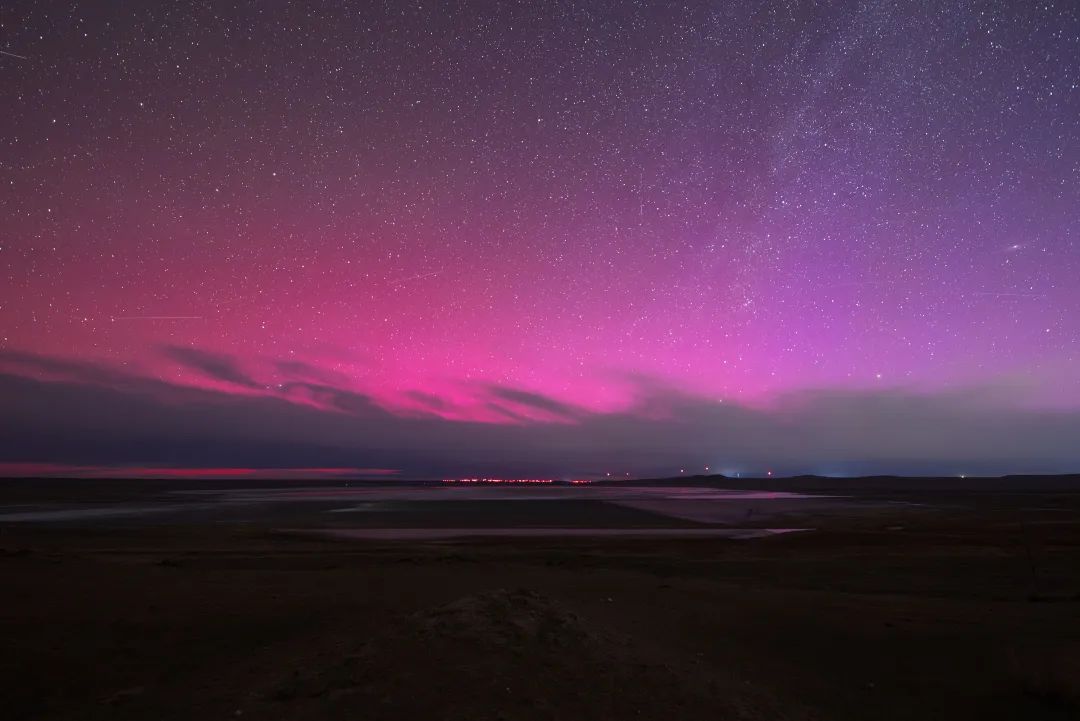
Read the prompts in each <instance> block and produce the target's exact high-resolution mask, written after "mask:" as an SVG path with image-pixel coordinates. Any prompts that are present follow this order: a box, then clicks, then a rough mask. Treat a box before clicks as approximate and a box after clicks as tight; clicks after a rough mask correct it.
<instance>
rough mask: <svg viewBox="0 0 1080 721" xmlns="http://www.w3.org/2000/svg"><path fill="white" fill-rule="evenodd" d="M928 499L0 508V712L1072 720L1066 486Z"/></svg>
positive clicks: (1073, 562) (1070, 529)
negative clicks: (514, 524) (743, 512)
mask: <svg viewBox="0 0 1080 721" xmlns="http://www.w3.org/2000/svg"><path fill="white" fill-rule="evenodd" d="M919 500H920V501H927V500H932V499H928V498H925V497H924V498H921V499H919ZM939 500H940V501H941V503H937V504H935V505H932V506H912V507H911V508H887V509H877V510H875V511H873V512H867V513H865V514H852V515H847V516H836V515H830V516H828V517H814V518H807V517H802V518H799V519H796V520H797V521H798V522H797V523H794V525H802V526H809V527H814V528H816V529H817V530H815V531H813V532H809V533H804V534H793V535H789V536H778V537H772V538H763V539H756V540H752V541H730V540H722V539H680V540H656V539H644V540H641V539H605V540H588V539H572V540H569V539H567V540H556V539H518V540H514V539H505V538H504V539H487V540H484V541H482V542H466V541H463V542H454V543H448V542H442V543H424V544H416V543H412V544H408V543H406V544H402V543H397V544H395V543H382V544H374V543H371V542H346V541H333V540H320V539H317V538H307V537H303V536H294V535H288V534H282V533H280V532H278V531H275V530H274V529H273V528H271V527H268V526H260V525H257V524H255V525H252V524H247V525H244V526H239V525H233V524H226V523H222V524H217V525H212V526H207V525H200V526H173V525H157V526H130V527H122V528H111V529H110V528H97V529H83V530H80V529H78V528H71V527H33V526H26V525H8V526H3V527H0V578H2V579H3V596H2V598H3V601H2V603H0V697H2V698H3V703H4V710H3V716H4V718H7V719H13V720H14V719H79V718H90V719H94V718H101V719H105V718H108V719H149V718H154V719H196V718H197V719H213V718H219V719H220V718H233V719H235V718H259V719H263V718H270V719H278V718H282V719H462V720H464V719H587V718H591V719H665V720H666V719H919V720H920V721H924V720H926V719H1077V718H1080V496H1077V495H1075V494H1070V493H1038V494H1020V495H1017V494H985V495H981V496H979V497H978V498H977V499H974V500H973V498H972V497H969V496H965V495H964V494H959V495H953V496H948V497H942V498H941V499H939ZM788 525H791V523H789V524H788Z"/></svg>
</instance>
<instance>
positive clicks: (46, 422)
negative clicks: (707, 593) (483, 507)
mask: <svg viewBox="0 0 1080 721" xmlns="http://www.w3.org/2000/svg"><path fill="white" fill-rule="evenodd" d="M174 357H177V358H184V359H187V361H188V365H189V366H190V367H193V368H198V369H200V370H201V371H202V372H204V373H206V374H207V375H209V376H211V377H213V378H215V379H217V380H222V381H227V382H230V383H233V384H236V385H239V386H243V387H246V388H254V387H258V384H256V383H255V382H254V381H253V380H252V379H251V378H250V377H248V376H247V375H245V374H244V373H242V372H241V371H240V366H239V364H238V363H236V362H235V360H233V359H231V358H228V357H224V356H218V355H213V354H206V353H202V352H195V353H182V354H175V355H174ZM0 361H3V367H4V368H6V369H7V372H5V373H2V374H0V397H2V398H3V399H4V404H3V408H2V410H0V461H4V462H51V463H75V464H97V465H106V464H114V465H183V466H243V467H253V468H290V467H292V468H298V467H315V466H318V467H326V466H342V467H385V468H400V469H402V477H409V476H430V475H443V474H473V473H485V474H486V473H490V474H496V473H498V474H504V473H505V474H520V475H554V476H565V475H579V474H589V473H603V472H605V471H612V472H616V473H622V472H630V473H632V474H635V475H645V474H650V475H651V474H670V473H673V472H677V470H678V469H679V468H682V467H686V468H703V467H704V466H706V465H708V466H710V467H711V468H712V469H713V470H715V471H721V472H722V471H724V470H740V471H743V472H752V471H763V470H765V469H772V470H774V471H776V472H778V473H799V472H812V473H832V474H856V473H901V474H903V473H942V474H952V473H971V474H975V473H989V474H998V473H1007V472H1066V471H1075V470H1076V469H1077V467H1078V466H1080V447H1078V446H1077V443H1076V439H1077V438H1080V413H1077V412H1075V411H1068V412H1065V411H1049V410H1033V409H1030V408H1024V407H1021V406H1018V405H1016V404H1015V403H1014V402H1012V401H1011V400H1010V398H1011V396H1010V394H1009V393H1008V392H1007V391H1004V390H1003V389H1002V388H1001V387H998V386H986V387H983V388H972V389H966V390H964V391H957V392H948V393H937V394H928V393H914V392H906V391H902V390H887V391H874V392H869V391H868V392H853V391H843V392H841V391H817V392H805V393H800V394H793V395H790V396H787V397H784V398H780V399H777V401H776V402H775V403H773V404H772V405H771V406H770V407H769V408H768V409H761V408H755V407H748V406H744V405H740V404H737V403H732V402H719V401H716V400H712V399H709V398H703V397H698V396H694V395H692V394H688V393H685V392H681V391H678V390H676V389H672V388H670V387H666V386H664V385H663V384H660V383H649V382H643V383H642V384H641V385H640V387H639V392H638V394H637V397H638V399H639V401H638V402H637V404H635V405H634V406H633V407H631V408H629V409H627V410H625V411H622V412H615V413H598V412H590V411H587V410H583V409H579V408H576V407H572V406H568V405H566V404H564V403H562V402H560V401H558V400H556V399H552V398H547V397H545V396H542V395H539V394H536V393H533V392H529V391H523V390H516V389H513V388H506V387H495V388H487V389H485V390H484V391H483V393H484V396H483V397H482V398H481V401H482V402H484V401H486V402H490V403H492V404H493V405H492V407H493V408H500V409H501V410H502V411H503V412H504V413H505V414H507V417H508V418H512V419H513V421H514V422H513V423H507V424H497V423H478V422H467V421H456V420H447V419H444V418H440V417H437V416H434V415H420V416H417V415H400V414H396V413H394V412H391V411H389V410H387V409H385V408H384V407H382V406H381V405H380V404H379V403H377V402H376V401H375V400H373V399H372V398H369V397H368V396H366V395H364V394H362V393H357V392H355V391H352V390H347V389H342V388H337V387H334V386H330V385H325V384H320V383H314V382H294V383H291V384H286V385H285V386H282V388H281V389H280V390H276V391H274V392H270V391H264V392H262V393H259V394H251V393H244V394H233V393H227V392H222V391H218V390H209V389H199V388H190V387H183V386H175V385H170V384H168V383H163V382H161V381H157V380H152V379H145V378H141V377H139V376H136V375H132V374H128V373H125V372H124V371H123V370H121V369H102V368H101V367H99V366H89V365H87V366H85V367H84V366H81V365H80V364H78V363H75V362H69V361H63V362H54V361H52V360H50V359H48V358H41V357H37V356H26V355H23V356H13V355H11V354H0ZM16 361H17V362H16ZM58 363H59V364H58ZM46 371H48V372H46ZM60 371H63V372H62V373H61V372H60ZM436 399H437V397H432V398H430V399H428V401H427V404H428V405H429V406H432V407H435V406H436V405H437V402H436ZM538 412H539V413H540V414H541V415H544V416H547V417H550V418H554V419H556V420H554V421H552V420H547V421H545V420H538V419H537V413H538Z"/></svg>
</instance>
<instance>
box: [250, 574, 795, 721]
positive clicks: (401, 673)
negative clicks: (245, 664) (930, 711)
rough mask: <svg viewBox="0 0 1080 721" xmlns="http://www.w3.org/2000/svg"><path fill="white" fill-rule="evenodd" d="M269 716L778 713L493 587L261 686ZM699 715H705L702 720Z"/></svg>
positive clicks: (536, 600) (527, 597) (546, 602)
mask: <svg viewBox="0 0 1080 721" xmlns="http://www.w3.org/2000/svg"><path fill="white" fill-rule="evenodd" d="M266 698H267V704H266V705H265V706H264V708H262V709H260V710H259V713H260V714H261V715H265V716H267V717H270V718H295V719H319V718H351V717H355V718H360V717H362V718H365V719H415V718H431V719H462V720H464V719H472V720H482V719H505V720H511V719H514V720H521V721H528V720H533V719H555V718H635V719H642V718H645V719H647V718H656V719H670V718H673V717H688V716H697V715H698V714H705V715H708V716H709V717H711V718H732V719H740V718H764V717H768V718H782V715H774V714H770V715H768V716H760V715H758V714H757V713H750V712H749V709H751V707H754V706H756V704H750V703H747V702H745V701H742V702H740V701H739V700H738V698H737V697H736V696H735V695H733V694H731V693H730V692H728V693H722V692H721V684H718V683H717V680H716V679H712V678H709V677H708V676H707V675H705V674H704V673H702V671H701V670H700V669H696V668H674V667H672V666H671V665H669V664H668V663H662V662H658V661H657V660H655V659H651V658H649V657H648V654H642V653H641V652H640V650H637V649H635V648H634V647H633V644H632V643H631V641H630V640H629V639H625V638H619V637H618V636H616V635H612V634H608V633H604V632H601V631H599V630H597V629H595V628H594V627H593V626H592V625H591V624H590V623H588V622H586V621H585V620H584V619H582V618H581V617H579V616H578V615H577V614H576V613H574V612H573V611H571V610H569V609H568V608H566V607H564V606H563V605H562V604H560V603H559V602H557V601H555V600H553V599H551V598H547V597H545V596H542V595H540V594H538V593H535V592H533V591H528V590H515V591H507V590H497V591H490V592H486V593H481V594H476V595H470V596H466V597H464V598H461V599H458V600H456V601H454V602H452V603H449V604H446V605H444V606H439V607H436V608H433V609H429V610H425V611H422V612H419V613H416V614H412V615H409V616H405V617H402V618H399V619H397V621H396V622H394V623H392V624H389V625H388V627H387V629H386V630H385V632H384V633H383V634H381V635H380V636H379V637H378V638H374V639H370V640H369V641H367V642H365V643H362V644H360V645H358V646H356V647H355V648H354V649H352V650H351V651H350V652H347V653H345V654H344V655H342V656H341V657H340V658H338V659H336V660H334V661H332V662H331V663H323V664H320V665H319V666H317V667H314V668H310V669H305V670H304V671H298V672H296V673H295V674H293V676H292V677H291V678H289V679H288V680H286V681H285V682H284V683H281V684H278V685H277V686H276V687H275V688H273V689H272V690H270V692H269V693H268V694H266ZM702 717H704V716H702Z"/></svg>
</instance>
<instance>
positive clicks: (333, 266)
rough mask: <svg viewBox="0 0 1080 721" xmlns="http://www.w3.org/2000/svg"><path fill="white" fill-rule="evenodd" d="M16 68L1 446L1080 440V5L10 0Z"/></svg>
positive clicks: (182, 451) (868, 460) (544, 465)
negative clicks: (40, 0)
mask: <svg viewBox="0 0 1080 721" xmlns="http://www.w3.org/2000/svg"><path fill="white" fill-rule="evenodd" d="M0 98H2V99H3V111H2V113H0V173H2V175H0V289H2V290H0V371H2V374H0V398H6V399H7V401H2V402H0V406H2V407H0V431H2V434H0V436H2V439H0V464H2V466H0V468H7V469H8V472H9V473H21V472H35V469H37V470H38V471H42V472H44V471H46V470H49V469H63V468H64V467H66V466H67V465H79V466H85V467H88V468H95V469H97V468H101V467H109V468H112V467H118V466H119V467H123V466H129V467H139V468H144V467H159V468H164V467H169V468H174V469H175V468H206V467H214V468H221V469H227V468H247V467H253V468H260V469H266V468H284V469H297V468H341V469H355V468H359V469H369V470H368V471H365V472H370V473H387V474H389V473H393V474H396V475H400V476H402V477H406V476H411V475H432V474H434V475H439V474H456V473H461V474H468V473H504V474H522V473H524V474H538V473H543V474H552V475H556V476H567V475H580V476H590V475H604V474H605V473H608V472H612V473H615V474H616V475H623V474H625V473H631V474H634V475H638V474H646V473H677V472H678V471H679V470H680V469H681V468H687V469H693V470H694V471H695V472H697V471H700V470H702V469H703V468H704V467H705V466H706V465H708V466H710V468H711V469H712V470H714V471H725V470H726V471H742V472H746V473H759V472H764V470H765V469H777V470H778V471H780V472H804V471H805V472H818V473H838V474H839V473H858V472H879V471H883V472H884V471H887V472H897V473H924V472H934V473H938V472H940V473H966V472H985V473H998V472H1001V473H1004V472H1016V471H1066V470H1080V442H1078V439H1080V365H1078V362H1080V5H1078V4H1077V3H1076V2H1075V1H1074V0H1060V1H1058V2H1053V1H1048V2H1015V1H1004V0H1002V1H1000V2H991V1H987V2H978V1H970V2H967V1H961V0H953V1H946V2H941V3H924V2H921V0H910V1H909V0H892V1H884V0H883V1H880V2H869V1H857V0H846V1H842V2H839V1H838V2H828V1H818V2H811V1H800V0H792V1H790V2H761V3H757V2H724V1H720V0H713V1H712V2H679V3H670V2H655V3H652V2H560V1H557V0H552V1H548V2H433V1H424V2H408V3H405V2H382V3H377V2H344V1H338V2H314V1H311V2H284V1H282V0H261V1H258V2H256V1H254V0H252V1H250V2H217V1H214V2H211V1H209V0H207V1H206V2H179V1H178V2H160V1H154V0H146V1H145V2H138V3H117V2H115V1H113V0H110V1H107V2H106V1H99V2H30V1H28V0H13V1H9V2H6V3H4V5H3V7H2V8H0ZM378 469H383V470H378ZM335 472H336V471H335Z"/></svg>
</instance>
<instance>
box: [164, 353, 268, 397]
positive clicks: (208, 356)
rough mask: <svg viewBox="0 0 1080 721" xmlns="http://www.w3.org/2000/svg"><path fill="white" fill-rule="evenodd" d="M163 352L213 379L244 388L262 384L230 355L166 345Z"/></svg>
mask: <svg viewBox="0 0 1080 721" xmlns="http://www.w3.org/2000/svg"><path fill="white" fill-rule="evenodd" d="M163 352H164V353H165V355H166V356H168V357H169V358H171V359H173V360H174V361H176V362H178V363H180V364H181V365H183V366H186V367H187V368H191V369H192V370H195V371H198V372H199V373H202V374H203V375H205V376H207V377H209V378H213V379H214V380H219V381H224V382H225V383H232V384H233V385H238V386H243V387H245V388H261V387H262V384H260V383H258V382H257V381H256V380H255V379H254V378H252V377H251V376H249V375H248V374H247V373H245V372H244V371H243V370H242V369H241V368H240V364H239V363H238V362H237V361H236V360H235V359H234V358H232V357H230V356H227V355H222V354H219V353H210V352H208V351H204V350H198V349H197V348H185V347H182V346H166V347H165V348H164V349H163Z"/></svg>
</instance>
